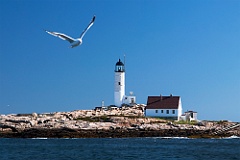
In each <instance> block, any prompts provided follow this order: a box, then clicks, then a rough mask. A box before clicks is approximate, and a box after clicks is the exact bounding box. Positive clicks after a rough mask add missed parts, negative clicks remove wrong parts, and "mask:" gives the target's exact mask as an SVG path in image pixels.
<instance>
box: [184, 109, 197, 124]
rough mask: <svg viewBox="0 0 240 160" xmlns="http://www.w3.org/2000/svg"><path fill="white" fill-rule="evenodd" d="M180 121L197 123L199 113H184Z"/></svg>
mask: <svg viewBox="0 0 240 160" xmlns="http://www.w3.org/2000/svg"><path fill="white" fill-rule="evenodd" d="M180 120H183V121H190V122H191V121H197V112H195V111H187V112H184V114H183V115H181V117H180Z"/></svg>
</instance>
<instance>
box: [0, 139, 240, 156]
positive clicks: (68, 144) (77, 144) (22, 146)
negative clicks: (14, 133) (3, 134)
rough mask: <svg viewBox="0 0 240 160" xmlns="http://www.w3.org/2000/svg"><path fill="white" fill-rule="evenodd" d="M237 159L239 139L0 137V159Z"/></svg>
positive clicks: (239, 147)
mask: <svg viewBox="0 0 240 160" xmlns="http://www.w3.org/2000/svg"><path fill="white" fill-rule="evenodd" d="M5 159H6V160H8V159H13V160H16V159H24V160H48V159H51V160H55V159H56V160H72V159H76V160H78V159H83V160H94V159H103V160H115V159H116V160H128V159H131V160H132V159H134V160H135V159H136V160H138V159H144V160H145V159H146V160H147V159H150V160H155V159H159V160H165V159H167V160H174V159H177V160H240V138H239V137H231V138H224V139H188V138H177V137H176V138H167V137H165V138H160V137H159V138H99V139H94V138H89V139H83V138H82V139H81V138H80V139H44V138H42V139H41V138H39V139H38V138H37V139H14V138H13V139H8V138H0V160H5Z"/></svg>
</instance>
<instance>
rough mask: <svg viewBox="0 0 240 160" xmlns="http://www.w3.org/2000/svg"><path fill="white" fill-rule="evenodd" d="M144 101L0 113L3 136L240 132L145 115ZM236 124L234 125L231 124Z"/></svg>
mask: <svg viewBox="0 0 240 160" xmlns="http://www.w3.org/2000/svg"><path fill="white" fill-rule="evenodd" d="M143 113H144V112H143V109H142V106H141V105H136V106H134V107H125V108H121V109H119V108H117V109H116V108H115V109H108V110H77V111H72V112H55V113H51V114H50V113H48V114H36V113H33V114H21V115H20V114H18V115H0V138H109V137H112V138H124V137H189V138H221V137H230V136H233V135H235V136H240V125H239V123H236V122H227V121H220V122H211V121H201V122H194V123H182V122H174V121H168V120H163V119H158V118H147V117H144V114H143ZM232 126H233V127H232Z"/></svg>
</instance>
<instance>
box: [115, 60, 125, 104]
mask: <svg viewBox="0 0 240 160" xmlns="http://www.w3.org/2000/svg"><path fill="white" fill-rule="evenodd" d="M124 96H125V67H124V64H123V63H122V62H121V60H120V59H119V61H118V62H117V63H116V65H115V82H114V104H115V106H118V107H121V105H122V104H123V99H124Z"/></svg>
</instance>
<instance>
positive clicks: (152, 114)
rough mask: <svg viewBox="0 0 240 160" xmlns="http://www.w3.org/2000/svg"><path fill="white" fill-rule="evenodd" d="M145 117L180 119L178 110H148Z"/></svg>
mask: <svg viewBox="0 0 240 160" xmlns="http://www.w3.org/2000/svg"><path fill="white" fill-rule="evenodd" d="M167 110H168V111H169V114H167ZM173 110H174V111H175V113H174V114H173ZM156 111H157V113H156ZM162 111H163V113H162ZM145 115H146V116H148V117H178V110H177V109H146V113H145Z"/></svg>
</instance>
